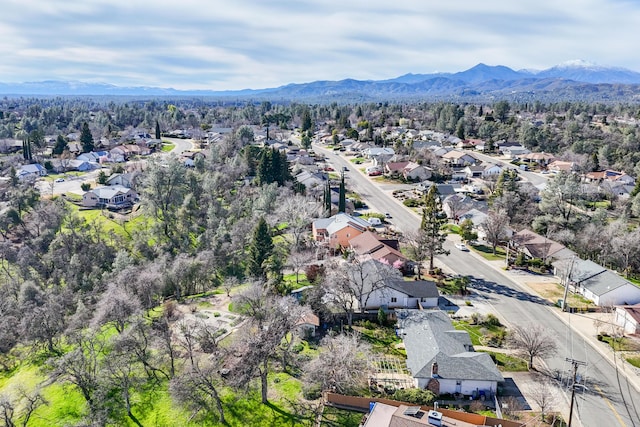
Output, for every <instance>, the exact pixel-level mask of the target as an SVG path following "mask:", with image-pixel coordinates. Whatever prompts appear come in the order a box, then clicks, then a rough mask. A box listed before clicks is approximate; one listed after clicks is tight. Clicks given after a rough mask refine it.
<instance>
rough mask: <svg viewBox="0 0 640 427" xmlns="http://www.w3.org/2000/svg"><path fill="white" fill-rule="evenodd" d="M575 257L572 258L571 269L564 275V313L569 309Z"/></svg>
mask: <svg viewBox="0 0 640 427" xmlns="http://www.w3.org/2000/svg"><path fill="white" fill-rule="evenodd" d="M575 259H576V257H575V255H574V256H572V257H571V263H570V264H569V269H568V270H567V271H566V273H565V275H564V296H563V297H562V311H566V309H567V296H568V294H569V282H570V281H571V272H572V271H573V262H574V261H575Z"/></svg>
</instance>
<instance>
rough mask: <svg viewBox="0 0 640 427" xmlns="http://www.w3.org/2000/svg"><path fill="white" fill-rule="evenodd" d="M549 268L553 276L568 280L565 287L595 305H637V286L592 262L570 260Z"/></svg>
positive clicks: (638, 294)
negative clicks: (568, 286) (553, 268)
mask: <svg viewBox="0 0 640 427" xmlns="http://www.w3.org/2000/svg"><path fill="white" fill-rule="evenodd" d="M553 265H554V267H555V275H556V276H558V277H561V278H563V277H568V279H567V282H568V284H569V285H570V286H573V288H574V290H575V291H576V292H578V293H579V294H581V295H582V296H584V297H585V298H587V299H589V300H591V301H593V302H594V303H595V304H596V305H597V306H600V307H602V306H614V305H632V304H638V303H640V288H639V287H638V286H636V285H634V284H633V283H631V282H629V281H628V280H626V279H624V278H623V277H622V276H620V275H619V274H617V273H615V272H613V271H611V270H608V269H606V268H605V267H602V266H601V265H599V264H596V263H595V262H593V261H589V260H582V259H575V258H574V259H572V260H567V259H565V260H560V261H557V262H554V263H553Z"/></svg>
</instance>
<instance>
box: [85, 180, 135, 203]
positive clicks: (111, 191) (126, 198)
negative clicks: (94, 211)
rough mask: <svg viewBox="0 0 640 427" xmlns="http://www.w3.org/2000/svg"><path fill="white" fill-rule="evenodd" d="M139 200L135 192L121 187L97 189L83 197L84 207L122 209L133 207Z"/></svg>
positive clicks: (112, 186) (113, 186)
mask: <svg viewBox="0 0 640 427" xmlns="http://www.w3.org/2000/svg"><path fill="white" fill-rule="evenodd" d="M137 198H138V194H137V193H136V192H135V191H133V190H132V189H130V188H127V187H123V186H121V185H111V186H106V187H96V188H94V189H93V190H89V191H87V192H86V193H84V194H83V195H82V206H85V207H88V208H98V207H100V208H112V209H120V208H125V207H128V206H131V205H132V204H133V203H134V202H135V200H136V199H137Z"/></svg>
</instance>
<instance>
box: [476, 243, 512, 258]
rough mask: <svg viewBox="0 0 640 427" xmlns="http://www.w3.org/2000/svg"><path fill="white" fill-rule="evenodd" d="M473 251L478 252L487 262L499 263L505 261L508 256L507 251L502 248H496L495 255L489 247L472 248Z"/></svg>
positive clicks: (478, 246) (477, 246)
mask: <svg viewBox="0 0 640 427" xmlns="http://www.w3.org/2000/svg"><path fill="white" fill-rule="evenodd" d="M470 247H471V249H472V250H474V251H476V252H478V253H479V254H480V255H482V257H483V258H484V259H486V260H487V261H499V260H504V259H505V258H506V256H507V253H506V252H505V250H504V249H503V248H501V247H499V246H498V247H497V248H496V253H495V255H494V254H493V249H492V248H491V247H490V246H487V245H476V246H470Z"/></svg>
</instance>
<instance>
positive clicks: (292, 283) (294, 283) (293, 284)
mask: <svg viewBox="0 0 640 427" xmlns="http://www.w3.org/2000/svg"><path fill="white" fill-rule="evenodd" d="M282 280H284V281H285V282H286V284H287V288H289V289H292V290H293V289H300V288H302V287H304V286H311V282H309V281H308V280H307V275H306V274H305V272H304V271H301V272H300V273H299V274H298V279H297V280H296V274H295V273H291V274H285V275H284V276H283V277H282Z"/></svg>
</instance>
